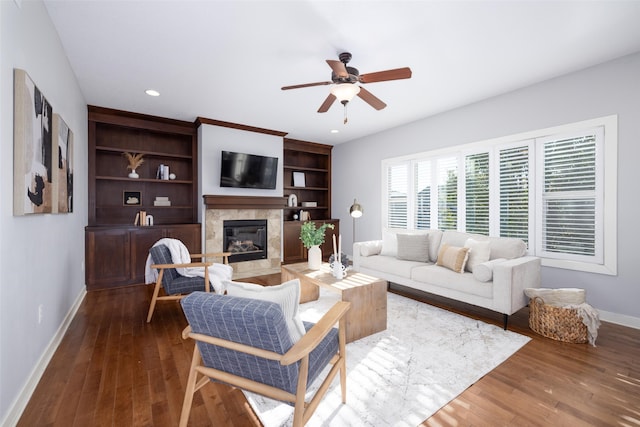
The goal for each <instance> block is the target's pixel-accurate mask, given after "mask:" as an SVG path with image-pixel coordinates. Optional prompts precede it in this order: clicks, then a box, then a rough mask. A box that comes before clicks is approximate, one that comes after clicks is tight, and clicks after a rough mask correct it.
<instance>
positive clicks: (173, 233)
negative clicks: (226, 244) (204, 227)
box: [164, 224, 202, 254]
mask: <svg viewBox="0 0 640 427" xmlns="http://www.w3.org/2000/svg"><path fill="white" fill-rule="evenodd" d="M164 229H165V235H164V237H170V238H172V239H178V240H180V241H181V242H182V243H184V245H185V246H186V247H187V249H189V253H191V254H199V253H200V252H201V248H202V236H201V234H200V233H201V231H200V230H201V227H200V224H176V225H166V226H164Z"/></svg>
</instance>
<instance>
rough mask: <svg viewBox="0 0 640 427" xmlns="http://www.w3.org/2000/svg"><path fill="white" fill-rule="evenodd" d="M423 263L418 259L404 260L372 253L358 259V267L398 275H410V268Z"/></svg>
mask: <svg viewBox="0 0 640 427" xmlns="http://www.w3.org/2000/svg"><path fill="white" fill-rule="evenodd" d="M424 265H425V264H424V263H423V262H418V261H405V260H402V259H397V258H396V257H390V256H385V255H373V256H370V257H365V258H361V259H360V268H367V269H369V270H374V271H380V272H382V273H385V274H391V275H394V276H399V277H406V278H407V279H408V278H410V277H411V270H412V269H414V268H415V267H421V266H424Z"/></svg>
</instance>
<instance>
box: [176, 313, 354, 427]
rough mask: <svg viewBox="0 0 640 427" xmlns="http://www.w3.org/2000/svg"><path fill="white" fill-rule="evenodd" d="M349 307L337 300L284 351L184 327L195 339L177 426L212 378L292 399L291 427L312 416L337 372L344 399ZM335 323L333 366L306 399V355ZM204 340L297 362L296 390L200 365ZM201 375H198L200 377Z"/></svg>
mask: <svg viewBox="0 0 640 427" xmlns="http://www.w3.org/2000/svg"><path fill="white" fill-rule="evenodd" d="M350 307H351V303H350V302H343V301H339V302H337V303H336V304H335V305H334V306H333V307H332V308H331V309H330V310H329V311H328V312H327V313H326V314H325V315H324V316H323V317H322V319H320V321H318V323H316V324H315V325H314V326H313V327H312V328H311V329H310V330H309V331H308V332H307V333H306V334H305V335H304V336H303V337H302V338H301V339H300V340H299V341H298V342H297V343H296V344H294V345H293V347H291V348H290V349H289V351H287V352H286V353H285V354H278V353H275V352H272V351H267V350H263V349H260V348H255V347H251V346H247V345H244V344H240V343H236V342H233V341H227V340H224V339H221V338H215V337H211V336H208V335H202V334H196V333H193V332H192V331H191V326H187V327H186V328H185V329H184V331H183V332H182V337H183V339H187V338H191V339H193V340H195V341H196V345H195V346H194V350H193V357H192V359H191V367H190V369H189V379H188V380H187V388H186V390H185V395H184V402H183V404H182V412H181V414H180V427H186V425H187V423H188V421H189V414H190V412H191V405H192V403H193V395H194V393H195V392H197V391H198V390H200V389H201V388H202V387H203V386H205V385H206V384H207V383H208V382H209V381H210V379H214V380H217V381H220V382H223V383H226V384H230V385H231V386H233V387H237V388H240V389H244V390H247V391H251V392H253V393H257V394H261V395H263V396H266V397H269V398H272V399H276V400H280V401H285V402H291V403H293V404H294V413H293V427H302V426H304V425H305V424H306V423H307V422H308V421H309V418H311V415H313V412H314V411H315V410H316V408H317V407H318V404H319V403H320V401H321V400H322V398H323V397H324V395H325V394H326V392H327V390H328V389H329V386H330V385H331V382H332V381H333V379H334V378H335V376H336V375H337V374H338V372H339V373H340V388H341V393H342V403H346V401H347V373H346V319H345V318H344V315H345V314H346V313H347V311H349V308H350ZM336 323H338V324H339V327H338V328H339V329H338V353H337V354H336V355H334V356H333V358H332V359H331V360H330V361H329V363H330V364H331V365H333V366H332V368H331V370H330V371H329V373H328V374H327V376H326V377H325V379H324V380H323V381H322V384H321V385H320V387H319V388H318V391H316V393H315V394H314V395H313V397H312V398H311V399H310V401H309V402H305V393H306V391H307V386H308V384H307V378H308V374H309V354H310V353H311V351H312V350H313V349H315V348H316V346H318V344H320V342H321V341H322V340H323V338H324V337H325V336H326V335H327V334H328V333H329V331H330V330H331V328H333V326H334V325H335V324H336ZM198 341H201V342H205V343H208V344H213V345H217V346H221V347H225V348H228V349H231V350H236V351H240V352H244V353H247V354H251V355H255V356H257V357H262V358H265V359H269V360H277V361H279V362H280V364H281V365H283V366H286V365H291V364H293V363H297V362H300V368H299V371H298V383H297V386H296V393H295V394H292V393H289V392H287V391H285V390H281V389H279V388H276V387H273V386H270V385H266V384H263V383H260V382H257V381H254V380H252V379H250V378H245V377H241V376H238V375H234V374H230V373H227V372H223V371H220V370H217V369H213V368H209V367H206V366H203V365H202V357H201V355H200V350H199V349H198V345H197V342H198ZM199 376H200V377H199Z"/></svg>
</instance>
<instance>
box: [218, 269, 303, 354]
mask: <svg viewBox="0 0 640 427" xmlns="http://www.w3.org/2000/svg"><path fill="white" fill-rule="evenodd" d="M227 295H230V296H234V297H241V298H251V299H257V300H262V301H271V302H275V303H277V304H278V305H279V306H280V307H281V308H282V313H283V314H284V318H285V320H286V322H287V328H288V329H289V335H290V337H291V341H292V342H293V343H294V344H295V343H296V342H298V340H300V338H302V336H303V335H304V334H305V333H306V330H305V328H304V324H303V323H302V319H301V318H300V314H299V312H298V307H299V306H300V280H299V279H294V280H289V281H288V282H284V283H283V284H281V285H277V286H260V285H256V284H254V283H243V282H231V281H229V282H228V283H227Z"/></svg>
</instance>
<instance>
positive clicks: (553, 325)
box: [529, 297, 588, 344]
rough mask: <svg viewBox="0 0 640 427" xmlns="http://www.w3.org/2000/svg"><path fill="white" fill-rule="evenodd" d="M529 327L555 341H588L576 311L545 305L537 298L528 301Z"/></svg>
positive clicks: (578, 342)
mask: <svg viewBox="0 0 640 427" xmlns="http://www.w3.org/2000/svg"><path fill="white" fill-rule="evenodd" d="M529 327H530V328H531V329H532V330H533V331H534V332H537V333H539V334H540V335H542V336H544V337H547V338H551V339H554V340H557V341H564V342H570V343H574V344H583V343H586V342H587V340H588V337H587V327H586V325H585V324H584V323H582V319H581V318H580V316H579V315H578V312H577V310H575V309H572V308H564V307H555V306H552V305H548V304H545V303H544V301H543V300H542V298H539V297H536V298H533V299H532V300H530V301H529Z"/></svg>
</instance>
